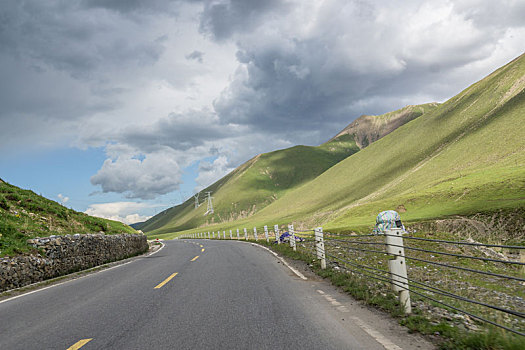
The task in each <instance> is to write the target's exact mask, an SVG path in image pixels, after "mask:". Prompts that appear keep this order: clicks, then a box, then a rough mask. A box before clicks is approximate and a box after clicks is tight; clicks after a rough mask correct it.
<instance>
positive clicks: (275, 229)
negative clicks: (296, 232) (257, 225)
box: [273, 225, 281, 244]
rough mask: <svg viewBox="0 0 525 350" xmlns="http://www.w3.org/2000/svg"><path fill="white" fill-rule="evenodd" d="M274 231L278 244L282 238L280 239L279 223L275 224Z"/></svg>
mask: <svg viewBox="0 0 525 350" xmlns="http://www.w3.org/2000/svg"><path fill="white" fill-rule="evenodd" d="M273 231H274V233H275V240H276V241H277V244H281V240H280V239H279V225H273Z"/></svg>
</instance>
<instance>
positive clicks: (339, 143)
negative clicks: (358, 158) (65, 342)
mask: <svg viewBox="0 0 525 350" xmlns="http://www.w3.org/2000/svg"><path fill="white" fill-rule="evenodd" d="M358 150H359V148H358V147H357V146H356V144H355V141H354V140H353V137H351V136H350V135H343V136H341V137H339V138H336V139H334V140H332V141H331V142H327V143H325V144H323V145H321V146H318V147H310V146H295V147H291V148H287V149H283V150H278V151H274V152H270V153H265V154H261V155H258V156H256V157H255V158H253V159H251V160H249V161H248V162H246V163H245V164H243V165H242V166H240V167H239V168H237V169H236V170H234V171H233V172H232V173H230V174H228V175H227V176H226V177H224V178H222V179H221V180H219V181H218V182H216V183H215V184H213V185H211V186H210V187H209V188H207V189H205V190H203V191H202V192H201V193H202V195H201V197H200V200H201V201H202V200H203V198H204V193H205V192H206V191H212V195H213V197H214V198H213V206H214V209H215V212H214V214H213V215H208V216H204V213H205V212H206V204H203V205H201V206H200V207H199V208H198V209H195V207H194V200H193V198H191V199H190V200H188V201H186V202H185V203H183V204H181V205H178V206H176V207H173V208H170V209H168V210H166V211H164V212H162V213H160V214H158V215H157V216H155V217H153V218H152V219H150V220H148V221H147V222H146V223H145V224H144V225H142V226H141V227H140V229H141V230H143V231H146V232H148V233H149V232H151V231H154V232H169V231H173V230H184V229H190V228H194V227H198V226H201V225H203V224H211V223H217V222H230V221H234V220H238V219H242V218H246V217H249V216H251V215H253V214H254V213H256V212H257V211H259V210H260V209H262V208H264V207H265V206H267V205H268V204H270V203H272V202H274V201H276V200H277V199H279V198H281V197H282V196H283V195H284V194H285V193H287V192H289V191H290V190H292V189H294V188H297V187H298V186H300V185H302V184H304V183H306V182H308V181H311V180H312V179H314V178H316V177H317V176H318V175H319V174H321V173H322V172H324V171H326V169H328V168H330V167H331V166H333V165H334V164H336V163H338V162H339V161H341V160H342V159H344V158H346V157H348V156H349V155H351V154H353V153H355V152H357V151H358Z"/></svg>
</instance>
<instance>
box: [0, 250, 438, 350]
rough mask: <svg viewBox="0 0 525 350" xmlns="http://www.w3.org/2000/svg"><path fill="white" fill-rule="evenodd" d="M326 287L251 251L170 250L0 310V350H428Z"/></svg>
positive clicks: (0, 306)
mask: <svg viewBox="0 0 525 350" xmlns="http://www.w3.org/2000/svg"><path fill="white" fill-rule="evenodd" d="M201 246H202V247H201ZM330 288H331V287H330V286H329V285H327V283H326V282H323V281H313V280H311V279H308V280H303V279H301V278H299V277H298V276H297V275H295V274H294V273H293V272H292V271H291V270H290V269H288V268H287V267H286V266H284V265H283V263H282V262H281V261H279V260H278V259H277V258H276V257H275V256H273V255H272V254H270V253H269V252H267V251H266V250H264V249H262V248H260V247H256V246H253V245H251V244H247V243H241V242H231V241H209V240H195V241H188V240H176V241H168V242H166V246H165V247H164V248H163V249H162V250H160V251H159V252H158V253H156V254H154V255H152V256H148V257H141V258H138V259H135V260H133V261H131V262H130V263H127V264H123V265H120V266H118V267H116V268H112V269H108V270H104V271H100V272H97V273H94V274H91V275H88V276H85V277H83V278H79V279H75V280H71V281H68V282H66V283H63V284H60V285H57V286H54V287H52V288H48V289H43V290H39V291H37V292H34V293H32V294H27V295H23V296H20V297H18V298H14V299H6V300H3V301H0V349H2V350H9V349H25V350H27V349H68V348H71V349H79V348H81V349H82V350H89V349H126V350H130V349H385V348H386V349H389V350H390V349H392V350H397V349H401V348H428V344H426V343H424V342H420V343H417V342H416V343H417V344H416V343H414V341H413V340H410V339H408V338H405V335H399V334H397V333H396V332H397V331H396V330H392V325H391V324H389V323H388V322H386V321H385V322H386V323H385V324H383V325H380V326H379V328H375V327H376V326H377V324H379V323H380V322H379V321H377V320H379V319H380V318H381V317H380V316H378V315H375V316H374V315H369V314H366V315H364V314H363V312H365V311H363V310H362V308H361V307H358V306H356V305H355V304H353V303H351V302H349V301H346V300H341V299H344V297H343V296H337V298H339V299H340V301H338V300H337V299H336V297H334V296H336V294H337V292H335V291H334V290H331V289H330ZM374 317H375V318H374ZM378 317H379V318H378ZM372 326H374V327H372ZM385 334H386V336H385ZM392 337H394V341H392V339H393V338H392Z"/></svg>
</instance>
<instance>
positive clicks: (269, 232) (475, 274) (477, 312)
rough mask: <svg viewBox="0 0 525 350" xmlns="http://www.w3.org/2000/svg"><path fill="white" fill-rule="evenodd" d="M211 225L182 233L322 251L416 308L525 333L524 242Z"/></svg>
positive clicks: (332, 263)
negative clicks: (405, 296)
mask: <svg viewBox="0 0 525 350" xmlns="http://www.w3.org/2000/svg"><path fill="white" fill-rule="evenodd" d="M219 232H220V233H221V235H220V236H219V235H218V234H216V232H212V233H208V232H204V233H197V234H191V235H186V236H185V237H184V238H215V239H230V238H231V239H239V240H255V241H267V242H272V243H275V244H287V245H289V246H290V247H291V249H294V250H295V249H297V250H300V251H301V252H302V253H304V254H306V255H308V256H310V257H311V258H312V260H315V259H319V257H320V256H323V259H326V262H325V263H326V264H328V267H329V268H332V269H334V270H336V271H340V272H344V273H347V274H350V275H352V276H354V277H356V278H359V279H360V280H361V282H362V283H363V284H367V285H368V286H369V287H370V288H371V289H373V290H376V289H377V292H378V293H382V294H384V293H385V292H389V291H390V290H391V289H392V288H393V289H395V290H397V291H399V290H402V291H409V293H410V296H411V299H412V305H413V306H414V308H415V309H416V310H418V311H417V312H418V313H423V314H427V315H428V316H429V317H431V318H438V319H441V320H444V321H445V322H452V323H458V324H462V325H463V326H465V327H466V328H467V329H468V330H479V329H480V326H481V325H482V324H483V323H485V324H489V325H492V326H495V327H499V328H501V329H504V330H506V331H509V332H512V333H514V334H517V335H520V336H525V246H521V245H504V244H485V243H482V242H472V241H455V240H447V239H436V238H428V237H425V236H424V234H423V233H419V235H418V236H415V235H413V234H412V235H408V234H407V233H406V232H404V233H403V234H402V240H401V244H399V243H398V244H393V243H387V241H388V237H397V238H399V235H393V234H390V233H391V231H387V232H386V233H384V234H376V233H373V234H360V235H355V234H354V235H341V234H337V233H333V232H322V229H321V231H317V232H316V230H313V229H311V230H310V229H307V230H294V228H293V226H292V225H289V226H277V225H273V226H270V225H268V226H263V227H255V228H253V229H251V230H248V229H244V228H243V229H240V230H238V231H237V230H233V231H232V235H231V236H230V234H229V231H228V232H227V234H226V235H223V234H222V232H223V231H219ZM225 232H226V231H225ZM237 232H239V235H237ZM319 232H320V236H319ZM389 232H390V233H389ZM319 237H321V238H319ZM321 243H322V245H321ZM405 251H406V253H405ZM505 252H507V253H509V254H505ZM510 253H513V254H510ZM395 259H401V260H402V261H403V262H404V261H405V260H406V261H407V262H406V264H405V265H406V266H407V272H406V273H407V274H406V275H403V274H400V273H396V271H393V270H392V267H391V266H390V265H391V262H392V260H395ZM377 284H380V285H381V286H382V287H380V288H379V287H378V286H377ZM396 288H397V289H396ZM400 300H401V299H400ZM409 300H410V299H409ZM408 310H410V309H408Z"/></svg>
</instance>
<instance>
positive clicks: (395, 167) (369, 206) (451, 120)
mask: <svg viewBox="0 0 525 350" xmlns="http://www.w3.org/2000/svg"><path fill="white" fill-rule="evenodd" d="M524 88H525V56H524V55H522V56H520V57H518V58H517V59H515V60H514V61H512V62H511V63H509V64H507V65H506V66H504V67H502V68H500V69H498V70H497V71H495V72H494V73H492V74H491V75H489V76H488V77H486V78H485V79H483V80H481V81H479V82H477V83H475V84H474V85H472V86H470V87H469V88H467V89H465V90H464V91H463V92H461V93H460V94H458V95H457V96H455V97H453V98H451V99H450V100H448V101H447V102H446V103H444V104H442V105H440V106H439V107H438V108H436V109H434V110H433V111H430V112H429V113H426V114H424V115H423V116H421V117H419V118H417V119H415V120H413V121H411V122H409V123H407V124H406V125H404V126H402V127H400V128H398V129H397V130H395V131H394V132H392V133H391V134H389V135H387V136H385V137H384V138H382V139H380V140H379V141H377V142H375V143H373V144H371V145H370V146H369V147H367V148H365V149H363V150H362V151H360V152H358V153H356V154H354V155H352V156H351V157H349V158H347V159H345V160H344V161H342V162H340V163H339V164H337V165H336V166H334V167H332V168H331V169H329V170H328V171H326V172H325V173H323V174H321V175H320V176H319V177H318V178H316V179H315V180H314V181H312V182H310V183H308V184H306V185H305V186H303V187H301V188H299V189H297V190H296V191H294V192H292V193H289V194H287V195H286V196H284V197H283V198H282V199H280V200H279V201H277V202H275V203H273V204H272V205H270V206H268V207H267V208H265V209H264V210H262V211H261V212H260V213H259V215H257V217H254V218H253V219H254V220H256V221H268V220H269V221H272V220H279V221H292V220H298V221H303V222H310V223H312V224H314V223H315V224H324V225H325V227H328V228H332V229H337V228H339V229H341V228H344V227H360V226H369V225H371V224H373V222H374V218H375V216H376V215H377V213H378V212H379V211H381V210H386V209H398V210H399V211H401V212H402V216H403V218H404V219H405V220H422V219H429V218H439V217H443V216H447V215H456V214H469V213H475V212H479V211H487V210H488V211H490V210H494V209H499V208H514V207H523V206H524V204H525V124H524V122H525V91H524Z"/></svg>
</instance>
